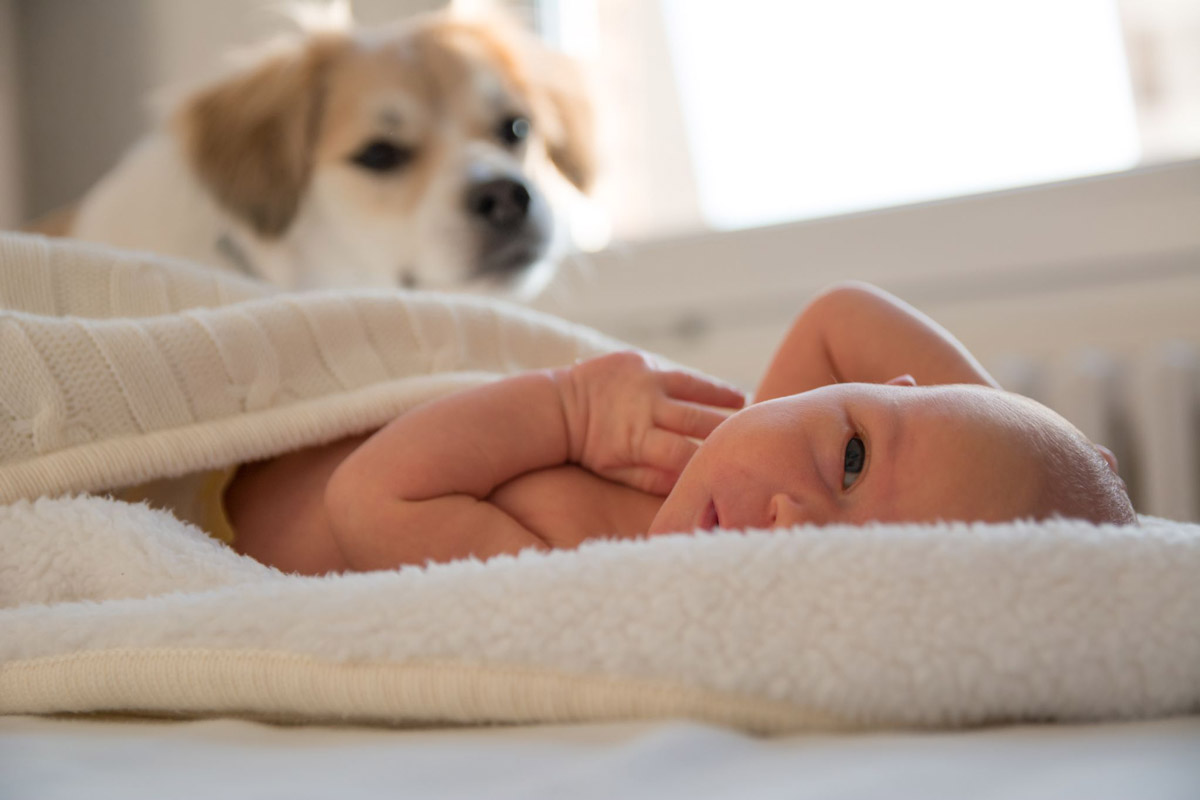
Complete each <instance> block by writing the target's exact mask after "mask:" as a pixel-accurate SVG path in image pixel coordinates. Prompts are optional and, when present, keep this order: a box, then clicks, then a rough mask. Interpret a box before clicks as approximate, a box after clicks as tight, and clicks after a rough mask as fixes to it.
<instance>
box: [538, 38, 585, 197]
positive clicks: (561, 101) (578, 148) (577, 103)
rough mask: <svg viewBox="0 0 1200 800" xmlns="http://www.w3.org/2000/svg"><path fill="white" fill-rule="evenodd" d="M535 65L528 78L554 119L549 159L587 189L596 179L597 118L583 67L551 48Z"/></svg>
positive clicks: (581, 186) (578, 184)
mask: <svg viewBox="0 0 1200 800" xmlns="http://www.w3.org/2000/svg"><path fill="white" fill-rule="evenodd" d="M534 67H535V70H536V71H535V72H534V74H533V75H531V80H532V81H533V84H534V86H535V87H536V90H537V91H539V92H540V93H541V94H542V95H543V98H544V105H545V106H546V107H547V108H546V111H545V113H547V115H548V116H550V117H551V118H552V119H553V120H554V122H555V124H552V125H550V126H549V130H548V131H547V141H546V148H547V152H548V153H549V155H550V160H551V161H553V162H554V166H556V167H558V170H559V172H561V173H562V174H563V175H565V176H566V177H567V179H568V180H569V181H571V183H573V184H575V186H577V187H578V188H579V189H580V190H581V191H584V192H586V191H588V190H590V189H591V187H592V183H593V182H594V181H595V179H596V118H595V113H594V110H593V108H592V102H591V92H590V91H589V90H588V87H587V83H586V80H585V79H584V75H583V72H582V69H581V68H580V65H579V64H578V63H577V62H576V61H575V60H574V59H572V58H570V57H568V56H566V55H564V54H562V53H558V52H554V51H552V50H544V51H543V52H542V53H541V54H539V56H538V58H537V59H536V60H535V61H534Z"/></svg>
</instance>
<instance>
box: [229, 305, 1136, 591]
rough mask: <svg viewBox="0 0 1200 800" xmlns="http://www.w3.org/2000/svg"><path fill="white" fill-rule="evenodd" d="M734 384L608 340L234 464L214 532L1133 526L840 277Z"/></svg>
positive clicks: (1014, 415)
mask: <svg viewBox="0 0 1200 800" xmlns="http://www.w3.org/2000/svg"><path fill="white" fill-rule="evenodd" d="M755 401H756V402H755V403H754V404H753V405H751V406H749V407H747V408H745V409H743V410H737V409H741V408H742V406H743V404H744V398H743V396H742V394H741V393H740V392H738V391H737V390H735V389H733V388H731V387H729V386H726V385H723V384H721V383H719V382H717V381H715V380H713V379H710V378H706V377H702V376H700V375H697V374H694V373H690V372H684V371H678V370H670V369H662V368H659V367H658V366H656V365H655V363H654V362H653V361H652V360H651V359H650V358H648V357H647V356H645V355H643V354H639V353H634V352H620V353H613V354H609V355H604V356H600V357H598V358H592V359H589V360H586V361H581V362H579V363H577V364H575V365H573V366H570V367H564V368H561V369H556V370H541V371H534V372H527V373H521V374H518V375H514V376H512V377H509V378H505V379H502V380H499V381H495V382H492V383H489V384H486V385H483V386H480V387H477V388H474V389H470V390H466V391H463V392H459V393H456V394H452V395H449V396H447V397H444V398H441V399H438V400H434V401H432V402H430V403H427V404H425V405H423V406H420V407H418V408H416V409H414V410H412V411H410V412H408V413H406V414H404V415H402V416H400V417H399V418H397V419H395V420H394V421H392V422H391V423H389V424H388V425H387V426H385V427H384V428H382V429H380V430H378V431H376V432H374V433H372V434H370V435H367V436H359V437H354V438H350V439H345V440H342V441H338V442H334V443H332V444H327V445H322V446H319V447H313V448H309V449H306V450H302V451H298V452H295V453H290V454H287V455H284V456H281V457H279V458H275V459H272V460H270V461H264V462H259V463H254V464H248V465H245V466H243V467H242V468H241V469H240V470H239V471H238V473H237V475H236V476H235V477H234V479H233V481H232V483H231V484H230V485H229V487H228V489H227V491H226V493H225V508H226V511H227V514H228V517H229V521H230V523H231V524H232V527H233V530H234V531H235V532H236V538H235V543H234V547H235V548H236V549H237V550H238V551H239V552H242V553H244V554H246V555H249V556H252V557H254V558H256V559H258V560H260V561H262V562H264V563H267V564H271V565H274V566H277V567H279V568H280V569H283V570H285V571H294V572H301V573H307V574H323V573H327V572H340V571H361V570H373V569H388V568H394V567H397V566H400V565H403V564H423V563H425V562H428V561H450V560H454V559H458V558H465V557H468V556H475V557H478V558H481V559H486V558H488V557H491V556H494V555H498V554H501V553H516V552H518V551H520V550H523V549H526V548H537V549H550V548H570V547H575V546H576V545H578V544H579V543H580V542H583V541H585V540H587V539H592V538H634V537H641V536H646V535H656V534H661V533H670V532H680V531H695V530H708V529H713V528H718V527H720V528H729V529H741V528H772V527H778V526H790V525H795V524H799V523H805V522H811V523H816V524H827V523H865V522H870V521H881V522H909V521H911V522H921V521H934V520H979V521H1002V520H1011V519H1016V518H1032V519H1042V518H1046V517H1049V516H1052V515H1061V516H1066V517H1079V518H1083V519H1088V520H1092V521H1094V522H1113V523H1135V522H1136V516H1135V514H1134V511H1133V508H1132V506H1131V504H1130V502H1129V498H1128V496H1127V494H1126V492H1125V488H1124V484H1123V482H1122V481H1121V480H1120V478H1118V477H1117V474H1116V461H1115V459H1114V458H1113V457H1112V454H1111V453H1109V452H1108V451H1107V450H1105V449H1104V448H1101V447H1098V446H1096V445H1093V444H1092V443H1091V442H1089V441H1088V440H1087V439H1086V438H1085V437H1084V436H1083V435H1082V434H1081V433H1080V432H1079V431H1078V430H1077V429H1075V428H1074V427H1073V426H1072V425H1071V424H1070V423H1068V422H1067V421H1066V420H1064V419H1063V418H1061V417H1059V416H1058V415H1057V414H1055V413H1054V412H1052V411H1050V410H1049V409H1047V408H1044V407H1043V406H1041V405H1039V404H1037V403H1035V402H1033V401H1032V400H1029V399H1027V398H1023V397H1019V396H1016V395H1012V394H1009V393H1006V392H1004V391H1001V390H1000V388H999V386H998V385H997V384H996V382H995V381H994V380H993V379H992V377H991V376H990V375H988V373H987V372H986V371H985V370H984V369H983V368H982V367H981V366H980V365H979V363H978V362H977V361H976V360H975V359H974V358H973V357H972V356H971V354H970V353H968V352H967V350H966V349H965V348H964V347H963V346H962V345H961V344H960V343H959V342H958V341H957V340H956V339H955V338H954V337H953V336H951V335H950V334H949V333H948V332H946V331H945V330H944V329H942V328H941V327H939V326H938V325H937V324H936V323H934V322H933V321H932V320H930V319H929V318H927V317H926V316H924V315H923V314H921V313H920V312H918V311H916V310H915V309H913V308H912V307H910V306H908V305H906V304H905V303H903V302H902V301H900V300H898V299H896V298H894V297H892V296H891V295H888V294H887V293H885V292H883V291H881V290H879V289H876V288H874V287H871V286H867V285H865V284H847V285H843V286H839V287H836V288H834V289H832V290H829V291H827V292H825V293H823V294H822V295H820V296H819V297H817V298H816V299H815V300H814V301H813V302H812V303H811V304H810V305H809V306H808V307H807V308H806V309H805V310H804V311H803V313H801V314H800V316H799V317H797V318H796V320H795V322H794V323H793V325H792V327H791V329H790V331H789V332H788V334H787V336H786V337H785V339H784V341H783V343H782V344H781V345H780V347H779V349H778V351H777V352H776V354H775V356H774V359H773V360H772V363H771V365H770V367H769V368H768V370H767V373H766V375H765V377H764V378H763V379H762V382H761V383H760V385H759V386H758V389H757V392H756V395H755Z"/></svg>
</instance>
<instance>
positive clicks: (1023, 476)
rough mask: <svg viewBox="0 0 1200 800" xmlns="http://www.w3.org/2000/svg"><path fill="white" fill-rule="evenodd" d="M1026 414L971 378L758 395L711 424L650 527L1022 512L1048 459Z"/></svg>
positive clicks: (994, 516)
mask: <svg viewBox="0 0 1200 800" xmlns="http://www.w3.org/2000/svg"><path fill="white" fill-rule="evenodd" d="M1025 413H1027V410H1026V409H1025V408H1023V407H1022V406H1021V405H1020V404H1017V403H1014V402H1012V401H1010V400H1009V399H1008V398H1007V397H1006V396H1005V395H1004V393H1002V392H999V391H997V390H994V389H988V388H984V387H974V386H935V387H914V386H894V385H880V384H862V383H846V384H837V385H833V386H826V387H823V388H821V389H817V390H814V391H810V392H805V393H802V394H798V395H792V396H790V397H781V398H778V399H775V400H769V401H767V402H763V403H759V404H757V405H753V406H750V407H749V408H747V409H744V410H743V411H740V412H738V413H737V414H734V415H733V416H731V417H730V418H729V419H728V420H726V421H725V422H723V423H722V424H721V425H720V426H719V427H718V428H717V429H716V430H715V431H713V433H712V434H711V435H709V437H708V439H707V440H705V442H704V443H703V444H702V445H701V447H700V449H699V451H698V452H697V453H696V455H695V456H694V457H693V458H692V460H691V462H690V463H689V464H688V466H687V467H686V468H685V469H684V471H683V473H682V474H681V475H680V477H679V481H678V482H677V483H676V485H675V488H674V489H673V490H672V491H671V494H670V495H669V496H668V497H667V498H666V500H665V501H664V502H663V505H662V507H661V509H660V510H659V512H658V514H657V515H656V516H655V518H654V521H653V523H652V524H651V526H650V533H651V534H656V533H667V532H672V531H693V530H696V529H711V528H715V527H718V526H719V527H722V528H772V527H780V526H790V525H794V524H798V523H805V522H812V523H816V524H829V523H837V522H845V523H855V524H857V523H864V522H869V521H880V522H906V521H909V522H923V521H933V520H937V519H946V520H980V521H1000V520H1007V519H1013V518H1014V517H1019V516H1028V515H1029V514H1030V513H1032V511H1031V509H1032V507H1033V505H1034V504H1035V503H1036V502H1037V497H1038V495H1039V492H1038V488H1039V483H1040V481H1041V480H1042V478H1043V477H1044V469H1045V467H1044V463H1045V462H1046V459H1045V458H1044V456H1043V455H1042V451H1041V450H1040V449H1039V446H1038V445H1037V442H1036V441H1035V437H1034V436H1033V434H1032V431H1033V430H1035V429H1036V426H1033V425H1029V424H1028V419H1026V418H1024V417H1023V416H1022V415H1023V414H1025ZM1028 413H1033V414H1036V413H1037V412H1036V411H1032V410H1030V411H1028ZM1051 416H1052V415H1050V414H1049V412H1047V420H1049V417H1051ZM1038 422H1039V424H1041V423H1042V420H1041V419H1039V420H1038ZM1048 424H1049V423H1048Z"/></svg>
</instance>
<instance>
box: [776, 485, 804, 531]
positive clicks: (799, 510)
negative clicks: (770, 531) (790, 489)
mask: <svg viewBox="0 0 1200 800" xmlns="http://www.w3.org/2000/svg"><path fill="white" fill-rule="evenodd" d="M770 513H771V527H772V528H790V527H791V526H793V525H802V524H804V523H805V522H811V521H812V518H811V515H810V514H808V513H807V512H806V511H805V508H804V506H802V505H801V504H800V503H798V502H796V500H794V499H793V498H792V496H791V495H789V494H786V493H784V492H779V493H778V494H776V495H774V496H773V497H772V498H771V508H770Z"/></svg>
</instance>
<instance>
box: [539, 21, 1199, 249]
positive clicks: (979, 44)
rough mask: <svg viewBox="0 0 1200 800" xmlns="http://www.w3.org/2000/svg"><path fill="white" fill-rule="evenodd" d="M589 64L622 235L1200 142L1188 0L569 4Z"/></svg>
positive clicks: (1171, 154)
mask: <svg viewBox="0 0 1200 800" xmlns="http://www.w3.org/2000/svg"><path fill="white" fill-rule="evenodd" d="M538 7H539V9H540V11H541V17H540V19H541V21H542V23H543V28H544V29H545V30H546V32H547V34H548V35H549V36H550V38H552V39H553V38H558V40H559V42H560V44H561V45H562V46H563V47H564V48H566V49H568V50H573V51H575V52H576V54H577V55H579V56H580V57H582V58H583V59H584V60H585V61H588V62H590V63H591V65H592V67H593V72H594V75H595V79H596V85H597V89H598V96H599V101H600V105H601V108H602V109H604V110H605V114H604V117H603V119H602V122H603V124H604V128H603V129H602V133H603V134H604V136H603V140H604V142H605V146H606V153H605V161H606V164H605V168H606V171H607V175H608V181H607V183H606V184H605V185H604V186H602V187H601V193H600V198H601V200H602V202H603V203H604V204H605V205H606V206H607V207H608V209H609V212H610V216H611V218H612V222H613V227H614V232H615V234H616V236H617V238H619V239H642V238H656V237H658V236H660V235H663V234H669V233H674V232H686V231H695V230H701V229H705V228H708V229H717V230H722V229H733V228H743V227H755V226H761V225H765V224H771V223H777V222H784V221H789V220H796V219H805V218H812V217H820V216H828V215H833V214H839V213H844V212H851V211H860V210H866V209H873V208H880V207H885V206H893V205H899V204H907V203H913V202H919V201H924V200H932V199H939V198H946V197H952V196H958V195H965V194H973V193H979V192H986V191H991V190H997V189H1005V188H1011V187H1017V186H1025V185H1030V184H1037V183H1044V182H1048V181H1054V180H1060V179H1065V178H1072V177H1079V176H1083V175H1091V174H1098V173H1107V172H1115V171H1121V170H1125V169H1128V168H1130V167H1134V166H1137V165H1141V164H1148V163H1158V162H1161V161H1164V160H1172V159H1178V158H1186V157H1192V156H1195V155H1197V154H1200V61H1198V59H1200V55H1197V54H1200V4H1195V3H1188V2H1181V1H1180V0H1122V2H1120V3H1118V2H1116V0H972V2H968V3H964V2H960V1H958V0H907V2H903V3H897V2H893V0H840V1H839V2H836V3H834V2H826V1H825V0H795V2H780V1H779V0H738V2H731V1H729V0H726V1H724V2H722V1H720V0H657V1H656V2H646V1H644V0H593V1H592V2H586V1H585V0H560V1H559V2H542V3H540V4H539V6H538Z"/></svg>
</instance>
